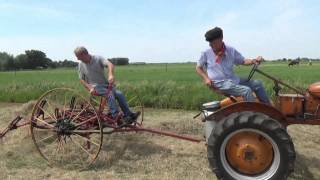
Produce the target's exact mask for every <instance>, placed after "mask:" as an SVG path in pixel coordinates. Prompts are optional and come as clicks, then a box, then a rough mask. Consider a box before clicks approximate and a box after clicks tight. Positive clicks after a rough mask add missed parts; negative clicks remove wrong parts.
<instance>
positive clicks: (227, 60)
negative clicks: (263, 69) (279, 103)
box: [196, 27, 270, 104]
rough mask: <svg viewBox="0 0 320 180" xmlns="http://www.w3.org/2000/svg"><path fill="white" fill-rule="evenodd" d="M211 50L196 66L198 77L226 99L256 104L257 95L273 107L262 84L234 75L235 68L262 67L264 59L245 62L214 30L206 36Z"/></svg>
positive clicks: (216, 30) (220, 32) (259, 58)
mask: <svg viewBox="0 0 320 180" xmlns="http://www.w3.org/2000/svg"><path fill="white" fill-rule="evenodd" d="M205 38H206V41H208V42H209V46H210V48H209V49H207V50H205V51H204V52H202V53H201V57H200V59H199V61H198V62H197V65H196V71H197V73H198V74H199V75H200V76H201V77H202V79H203V81H204V83H205V84H206V85H207V86H208V87H209V88H211V89H213V90H215V91H219V92H222V93H223V94H225V95H232V96H241V97H243V98H244V100H245V101H249V102H254V101H255V97H254V95H253V94H252V92H254V93H255V94H256V96H257V98H258V99H259V101H260V102H262V103H265V104H270V101H269V98H268V96H267V94H266V92H265V89H264V87H263V85H262V82H261V81H259V80H250V81H247V79H244V78H240V77H238V76H236V75H235V74H234V71H233V66H234V65H252V64H260V63H261V62H262V60H263V58H262V57H261V56H258V57H257V58H256V59H247V58H244V57H243V56H242V55H241V54H240V53H239V52H238V51H237V50H236V49H235V48H233V47H231V46H229V45H227V44H225V43H224V42H223V31H222V29H221V28H219V27H215V28H213V29H211V30H209V31H207V32H206V33H205Z"/></svg>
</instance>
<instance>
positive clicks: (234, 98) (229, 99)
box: [210, 87, 244, 107]
mask: <svg viewBox="0 0 320 180" xmlns="http://www.w3.org/2000/svg"><path fill="white" fill-rule="evenodd" d="M210 89H211V90H212V91H213V92H214V93H217V94H221V95H223V96H225V97H226V98H224V99H222V100H221V101H220V107H225V106H228V105H230V104H233V103H236V102H241V101H244V99H243V97H241V96H232V95H230V94H226V93H224V92H222V91H220V90H219V89H216V88H214V87H211V88H210Z"/></svg>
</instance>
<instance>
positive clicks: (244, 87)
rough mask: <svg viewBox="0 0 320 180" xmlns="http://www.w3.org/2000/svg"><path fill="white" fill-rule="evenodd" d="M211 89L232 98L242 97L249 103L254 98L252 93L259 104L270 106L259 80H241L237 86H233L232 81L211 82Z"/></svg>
mask: <svg viewBox="0 0 320 180" xmlns="http://www.w3.org/2000/svg"><path fill="white" fill-rule="evenodd" d="M213 87H214V88H216V89H219V90H220V91H222V92H223V93H226V94H229V95H232V96H242V97H243V98H244V100H245V101H249V102H254V101H255V97H254V96H253V95H252V92H254V93H255V94H256V96H257V98H258V99H259V101H260V102H262V103H265V104H270V101H269V98H268V96H267V93H266V91H265V89H264V87H263V85H262V82H261V81H260V80H250V81H247V79H243V78H241V79H240V82H239V84H235V83H234V82H233V81H232V80H229V79H228V80H224V81H220V82H213Z"/></svg>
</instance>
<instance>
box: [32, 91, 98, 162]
mask: <svg viewBox="0 0 320 180" xmlns="http://www.w3.org/2000/svg"><path fill="white" fill-rule="evenodd" d="M30 128H31V135H32V139H33V142H34V144H35V146H36V148H37V150H38V151H39V153H40V155H41V156H42V157H43V158H44V159H45V160H47V161H48V163H49V165H52V166H57V167H61V168H86V167H88V166H89V165H91V164H92V163H93V162H94V161H95V160H96V158H97V157H98V154H99V152H100V150H101V146H102V139H103V133H102V126H101V123H100V119H99V116H98V115H97V113H96V111H95V109H94V107H93V106H92V105H91V103H89V102H88V101H87V100H86V99H85V98H84V97H82V96H81V95H79V94H78V93H76V92H75V91H74V90H71V89H67V88H57V89H53V90H50V91H48V92H46V93H45V94H44V95H42V96H41V97H40V98H39V100H38V101H37V103H36V104H35V106H34V108H33V111H32V116H31V125H30Z"/></svg>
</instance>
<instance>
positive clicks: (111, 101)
mask: <svg viewBox="0 0 320 180" xmlns="http://www.w3.org/2000/svg"><path fill="white" fill-rule="evenodd" d="M94 89H95V91H96V92H97V94H98V95H99V96H104V97H107V100H108V106H109V108H110V111H111V114H112V116H113V117H115V116H116V115H117V114H118V112H119V110H118V105H117V103H116V101H115V100H117V101H118V103H119V106H120V108H121V110H122V112H123V114H124V116H130V115H131V114H132V112H131V111H130V109H129V105H128V103H127V100H126V98H125V96H124V95H123V93H122V92H121V91H119V90H117V89H116V88H115V86H112V92H111V93H109V94H108V84H98V85H96V86H95V88H94Z"/></svg>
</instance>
